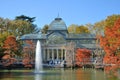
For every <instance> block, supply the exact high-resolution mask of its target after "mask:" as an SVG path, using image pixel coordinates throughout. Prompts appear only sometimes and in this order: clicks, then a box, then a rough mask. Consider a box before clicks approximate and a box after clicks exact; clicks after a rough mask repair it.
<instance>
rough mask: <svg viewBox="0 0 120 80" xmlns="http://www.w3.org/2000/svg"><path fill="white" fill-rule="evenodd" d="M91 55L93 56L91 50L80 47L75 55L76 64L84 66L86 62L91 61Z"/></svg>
mask: <svg viewBox="0 0 120 80" xmlns="http://www.w3.org/2000/svg"><path fill="white" fill-rule="evenodd" d="M90 56H91V51H90V50H88V49H80V48H78V49H77V50H76V55H75V57H76V58H75V59H76V65H77V66H84V65H85V64H87V63H89V62H90V61H91V59H90Z"/></svg>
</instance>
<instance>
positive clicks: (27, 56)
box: [22, 40, 35, 68]
mask: <svg viewBox="0 0 120 80" xmlns="http://www.w3.org/2000/svg"><path fill="white" fill-rule="evenodd" d="M25 43H26V46H25V47H24V48H23V52H24V54H23V60H22V62H23V65H24V66H25V67H27V68H31V67H32V64H31V62H33V61H34V52H35V44H34V42H33V41H32V40H26V41H25Z"/></svg>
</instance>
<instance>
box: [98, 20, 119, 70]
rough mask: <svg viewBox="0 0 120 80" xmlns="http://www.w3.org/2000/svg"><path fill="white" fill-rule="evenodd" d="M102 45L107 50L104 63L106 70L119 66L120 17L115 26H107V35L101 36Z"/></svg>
mask: <svg viewBox="0 0 120 80" xmlns="http://www.w3.org/2000/svg"><path fill="white" fill-rule="evenodd" d="M99 39H100V45H101V47H102V48H103V49H104V51H105V53H106V54H105V56H104V59H103V61H104V64H112V65H111V66H106V67H105V70H108V71H110V70H112V69H114V70H115V68H118V67H119V64H120V18H119V19H118V20H117V21H116V22H115V23H114V26H113V27H111V28H110V27H106V28H105V36H104V37H103V36H101V37H99Z"/></svg>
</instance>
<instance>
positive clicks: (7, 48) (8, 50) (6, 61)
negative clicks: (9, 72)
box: [2, 36, 18, 69]
mask: <svg viewBox="0 0 120 80" xmlns="http://www.w3.org/2000/svg"><path fill="white" fill-rule="evenodd" d="M3 49H4V56H3V57H2V60H3V63H2V64H3V65H4V66H7V67H8V69H11V67H10V66H11V65H12V64H13V63H14V62H16V59H15V56H16V54H17V53H16V52H17V50H18V45H17V42H16V38H15V37H14V36H8V37H7V39H6V40H5V41H4V45H3Z"/></svg>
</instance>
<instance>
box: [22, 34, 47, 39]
mask: <svg viewBox="0 0 120 80" xmlns="http://www.w3.org/2000/svg"><path fill="white" fill-rule="evenodd" d="M20 39H21V40H24V39H25V40H26V39H46V35H45V34H25V35H23V36H21V38H20Z"/></svg>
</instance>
